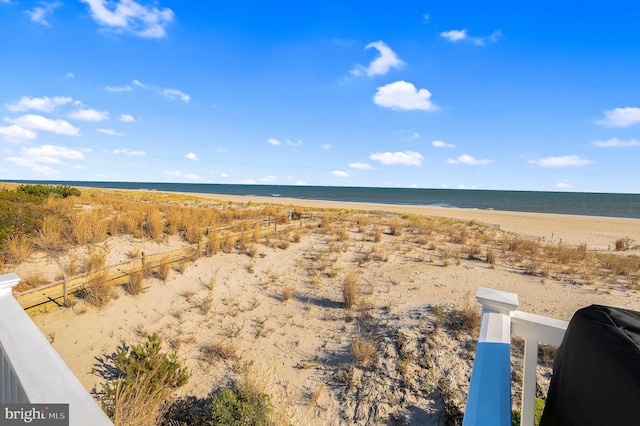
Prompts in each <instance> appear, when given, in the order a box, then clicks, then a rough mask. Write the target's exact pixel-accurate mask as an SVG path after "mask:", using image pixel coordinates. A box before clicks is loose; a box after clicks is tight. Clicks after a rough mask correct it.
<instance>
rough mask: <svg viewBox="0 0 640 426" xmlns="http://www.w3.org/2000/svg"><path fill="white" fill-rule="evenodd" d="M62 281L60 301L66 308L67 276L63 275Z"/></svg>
mask: <svg viewBox="0 0 640 426" xmlns="http://www.w3.org/2000/svg"><path fill="white" fill-rule="evenodd" d="M62 279H63V281H62V301H63V303H64V306H67V274H64V275H63V276H62Z"/></svg>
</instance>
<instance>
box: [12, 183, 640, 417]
mask: <svg viewBox="0 0 640 426" xmlns="http://www.w3.org/2000/svg"><path fill="white" fill-rule="evenodd" d="M191 195H194V196H196V197H202V198H208V199H216V200H227V201H232V202H234V203H247V202H251V203H273V204H284V205H287V206H306V207H311V208H331V209H338V210H350V211H351V210H366V211H387V212H396V213H406V214H416V215H432V216H440V217H447V218H456V219H463V220H472V219H473V220H476V221H478V222H484V223H489V224H497V225H499V226H500V229H501V230H503V231H507V232H513V233H518V234H522V235H527V236H534V237H536V238H544V239H545V240H547V241H550V240H552V239H555V241H559V240H560V239H561V240H562V241H563V242H567V243H571V244H587V246H589V247H590V248H595V249H598V250H607V248H608V247H609V246H610V245H612V244H614V242H615V241H616V239H618V238H624V237H630V238H633V239H634V240H636V241H640V220H637V219H615V218H601V217H586V216H565V215H551V214H537V213H515V212H499V211H488V210H465V209H452V208H437V207H419V206H396V205H379V204H367V203H342V202H331V201H314V200H297V199H287V198H268V197H266V198H260V197H243V196H227V195H203V194H191ZM184 244H185V243H183V242H180V241H179V240H177V239H169V240H167V241H165V242H163V243H161V244H157V243H150V242H144V241H138V240H134V239H132V238H124V237H119V238H112V239H110V240H109V241H108V245H109V248H110V260H109V262H110V263H111V262H116V261H118V260H119V259H125V258H126V253H127V252H128V251H129V250H130V249H131V248H132V247H136V248H138V249H142V250H147V251H163V250H165V251H166V250H169V249H172V248H176V247H178V246H180V245H184ZM375 244H377V245H375ZM256 247H257V249H258V254H257V255H256V256H255V257H249V256H247V255H246V254H245V253H218V254H215V255H213V256H210V257H201V258H199V259H197V260H196V261H195V262H193V263H191V264H189V265H188V266H187V267H186V269H185V271H184V272H183V273H180V272H178V271H176V270H172V271H171V272H170V276H169V279H168V280H167V281H166V282H161V281H160V280H158V279H149V280H147V284H146V285H147V286H148V288H147V291H145V292H144V293H142V294H140V295H138V296H129V295H126V294H125V293H124V292H122V291H120V292H119V293H118V296H119V297H118V298H117V299H116V300H113V301H112V302H111V303H110V304H109V305H107V306H106V307H104V308H102V309H96V308H93V307H91V306H87V305H86V304H84V303H83V302H80V303H78V304H77V305H76V306H74V307H73V308H71V309H56V310H54V311H52V312H50V313H48V314H45V315H39V316H36V317H35V318H34V320H35V322H36V324H37V325H38V326H39V327H40V329H41V330H42V332H43V334H44V335H45V336H49V337H50V340H51V341H52V344H53V346H54V348H55V349H56V350H57V351H58V353H60V355H61V356H62V358H63V359H64V360H65V361H66V362H67V364H68V365H69V366H70V368H71V369H72V371H73V372H74V373H75V374H76V375H77V376H78V378H79V379H80V381H81V382H82V383H83V384H84V386H85V387H86V388H87V389H88V390H91V389H93V388H95V387H96V386H98V388H99V383H100V379H99V378H98V377H96V376H95V375H92V374H90V371H91V369H92V368H93V367H94V366H95V365H96V363H97V362H98V360H100V359H102V358H104V357H105V356H106V355H109V354H111V353H113V352H114V351H115V349H116V348H117V347H118V346H120V345H122V344H123V343H129V344H131V343H135V342H141V341H142V340H143V339H144V337H145V336H146V335H147V334H149V333H158V334H159V335H160V337H161V338H162V340H163V342H165V348H166V349H167V350H168V349H170V348H173V349H175V350H176V351H177V352H178V357H179V358H180V359H181V360H183V361H184V362H185V364H186V365H187V366H188V367H189V368H190V369H191V372H192V377H191V379H190V381H189V383H188V384H187V385H186V386H185V387H183V388H180V390H179V395H183V396H186V395H195V396H197V397H201V398H204V397H206V396H207V395H208V394H209V393H210V392H212V391H215V390H216V389H219V387H220V386H222V385H224V384H225V383H228V381H229V379H230V378H233V377H236V376H237V366H238V365H244V366H245V367H246V368H247V369H248V371H253V373H252V374H254V376H257V377H258V378H260V379H262V380H263V382H264V383H265V387H266V389H268V391H269V393H270V394H271V395H272V398H273V400H274V402H275V403H276V406H277V407H279V410H280V412H281V413H283V416H284V417H285V418H287V419H288V420H289V421H290V422H291V424H309V425H350V424H362V425H364V424H372V423H376V422H379V421H383V420H385V419H386V420H387V421H392V420H393V421H395V420H397V421H400V422H401V423H402V424H415V425H417V424H444V417H443V410H444V402H443V395H444V394H445V392H444V391H445V389H443V386H445V385H446V386H448V389H449V391H450V392H451V394H452V395H453V396H452V398H453V400H454V401H455V403H456V404H457V406H459V407H460V408H461V409H463V410H464V401H465V398H466V391H467V390H468V381H469V377H470V372H471V366H472V363H473V353H474V349H473V348H474V347H475V346H474V345H475V341H476V340H477V334H473V333H472V334H468V333H464V332H454V331H446V330H443V329H440V328H439V326H438V324H440V323H439V322H438V321H440V319H439V318H438V315H437V308H438V307H440V308H443V309H444V310H445V311H447V312H449V311H452V310H455V309H462V308H463V307H464V306H465V304H468V303H471V304H476V302H475V299H474V297H473V296H474V295H475V293H476V291H477V289H478V287H490V288H495V289H499V290H505V291H510V292H514V293H517V294H518V295H519V300H520V309H521V310H524V311H528V312H533V313H537V314H540V315H546V316H551V317H554V318H560V319H565V320H568V319H570V318H571V315H572V314H573V312H574V311H575V310H577V309H579V308H581V307H584V306H588V305H590V304H593V303H599V304H604V305H613V306H619V307H624V308H629V309H634V310H640V293H639V292H638V291H636V290H630V289H628V288H627V287H625V286H621V285H605V284H598V283H594V284H592V285H577V284H575V283H571V282H567V281H564V280H563V281H559V280H556V279H553V278H550V277H543V278H541V277H539V276H532V275H525V274H522V273H520V272H517V271H514V270H513V269H512V268H509V267H508V266H507V265H504V264H502V265H501V264H498V266H497V267H495V268H491V265H489V264H488V263H487V262H484V261H478V260H467V259H464V258H463V259H461V260H460V263H459V264H457V265H456V264H455V263H452V264H449V265H445V264H443V263H442V262H441V261H440V260H439V259H438V258H437V257H436V256H435V255H433V254H431V253H430V252H427V251H425V250H423V249H422V248H421V247H420V246H416V245H412V244H411V243H410V242H408V241H407V240H406V239H405V238H404V237H402V236H394V235H388V234H385V235H383V237H382V241H380V242H379V243H372V242H370V241H367V240H366V239H365V238H364V234H363V233H359V232H357V231H356V230H350V231H349V232H348V241H342V242H336V240H335V238H334V237H333V236H330V235H325V234H322V233H319V232H317V231H314V230H307V231H305V232H304V233H303V235H302V237H301V239H300V242H298V243H291V244H290V246H289V247H288V248H286V249H281V248H278V247H274V246H273V245H267V244H262V243H261V244H256ZM374 247H375V249H376V250H379V251H380V253H383V254H380V257H379V259H378V260H376V259H373V260H369V261H366V262H359V261H357V260H356V259H358V258H359V256H360V258H361V257H362V253H363V252H366V251H367V250H370V249H373V248H374ZM385 257H386V259H385ZM321 263H326V264H327V265H329V266H328V267H327V268H326V269H324V270H319V269H318V267H317V265H319V264H321ZM29 267H31V268H36V267H37V265H35V264H34V265H31V266H29V265H26V266H24V267H23V268H21V270H20V271H19V273H20V274H23V273H26V270H25V269H24V268H29ZM350 271H357V274H358V277H359V281H360V283H361V287H362V289H361V299H360V303H359V304H358V306H357V307H356V308H354V309H353V310H351V311H348V310H346V309H345V308H344V307H343V303H342V282H343V281H344V279H345V277H346V275H347V274H349V273H350ZM285 294H289V297H285ZM208 298H210V299H211V300H212V302H213V303H212V306H211V308H210V310H208V311H206V310H205V309H203V301H205V300H207V299H208ZM477 309H479V308H477ZM445 328H446V327H445ZM358 333H369V334H370V335H372V336H373V338H374V340H375V342H376V345H377V357H376V360H375V361H374V364H373V366H369V367H365V366H357V365H356V366H355V367H353V365H354V360H353V357H352V355H351V352H350V347H351V346H350V345H351V342H352V341H353V339H354V338H355V336H356V335H358ZM211 345H227V346H228V347H231V348H233V352H235V356H227V357H226V358H225V357H224V356H216V355H212V353H211V352H210V351H206V350H205V349H206V348H207V347H209V348H211ZM514 350H515V351H516V352H517V349H514ZM516 355H517V354H516ZM514 359H516V361H514V362H515V363H516V367H517V365H518V364H517V362H518V361H517V356H515V357H514ZM404 360H408V361H404ZM400 362H403V363H404V364H400ZM349 365H351V366H352V367H348V366H349ZM400 366H402V368H400ZM349 368H351V369H349ZM549 371H550V370H549V368H544V367H542V366H541V367H539V381H540V383H541V384H542V385H543V389H544V386H545V384H546V385H548V378H549ZM256 372H257V373H256ZM349 374H350V375H349ZM443 380H444V381H443ZM347 382H348V383H347ZM443 383H444V384H443ZM514 404H515V405H516V406H517V405H519V402H518V395H517V390H516V393H515V395H514Z"/></svg>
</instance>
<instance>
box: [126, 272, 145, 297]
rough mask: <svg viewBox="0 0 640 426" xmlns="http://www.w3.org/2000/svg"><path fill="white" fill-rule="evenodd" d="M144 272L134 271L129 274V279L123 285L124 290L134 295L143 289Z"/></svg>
mask: <svg viewBox="0 0 640 426" xmlns="http://www.w3.org/2000/svg"><path fill="white" fill-rule="evenodd" d="M143 279H144V274H143V273H142V271H135V272H132V273H130V274H129V281H128V282H127V284H126V285H125V290H126V291H127V293H129V294H131V295H132V296H136V295H138V294H140V293H142V292H143V291H144V284H143Z"/></svg>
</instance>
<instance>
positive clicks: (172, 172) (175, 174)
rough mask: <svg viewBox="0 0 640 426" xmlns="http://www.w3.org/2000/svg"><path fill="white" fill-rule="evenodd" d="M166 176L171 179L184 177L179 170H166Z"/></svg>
mask: <svg viewBox="0 0 640 426" xmlns="http://www.w3.org/2000/svg"><path fill="white" fill-rule="evenodd" d="M164 174H165V175H167V176H171V177H180V176H182V173H180V172H179V171H178V170H165V172H164Z"/></svg>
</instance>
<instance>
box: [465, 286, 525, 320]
mask: <svg viewBox="0 0 640 426" xmlns="http://www.w3.org/2000/svg"><path fill="white" fill-rule="evenodd" d="M476 299H477V300H478V303H480V304H481V305H482V313H483V314H485V313H488V312H493V313H499V314H503V315H510V314H511V311H513V310H515V309H517V308H518V306H519V302H518V295H517V294H515V293H509V292H508V291H501V290H494V289H491V288H486V287H479V288H478V292H477V293H476Z"/></svg>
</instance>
